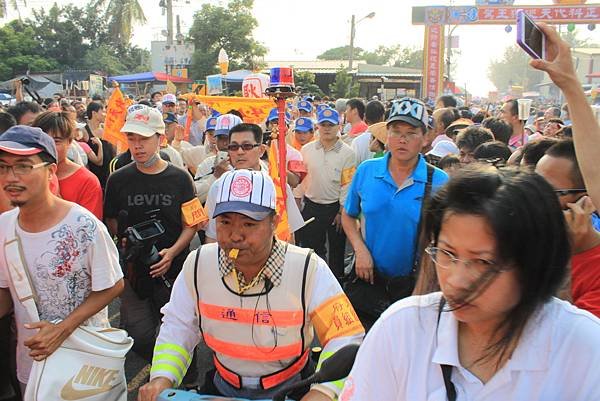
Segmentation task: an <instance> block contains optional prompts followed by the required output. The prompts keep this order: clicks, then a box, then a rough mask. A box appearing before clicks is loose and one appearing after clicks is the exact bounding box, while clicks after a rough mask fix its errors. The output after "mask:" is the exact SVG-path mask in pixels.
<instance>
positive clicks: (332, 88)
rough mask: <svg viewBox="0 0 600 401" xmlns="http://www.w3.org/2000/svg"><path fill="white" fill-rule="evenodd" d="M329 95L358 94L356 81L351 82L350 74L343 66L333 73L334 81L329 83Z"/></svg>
mask: <svg viewBox="0 0 600 401" xmlns="http://www.w3.org/2000/svg"><path fill="white" fill-rule="evenodd" d="M329 92H330V93H331V96H334V97H336V98H351V97H357V96H358V83H355V84H352V75H350V74H348V71H346V69H345V68H340V70H339V71H338V72H337V73H336V74H335V81H333V83H332V84H331V85H329Z"/></svg>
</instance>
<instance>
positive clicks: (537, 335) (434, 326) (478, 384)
mask: <svg viewBox="0 0 600 401" xmlns="http://www.w3.org/2000/svg"><path fill="white" fill-rule="evenodd" d="M424 235H425V237H424V238H426V239H427V240H428V241H429V246H428V247H427V249H426V252H427V254H428V256H429V258H424V260H426V259H429V262H430V263H427V262H425V263H424V265H423V266H422V270H423V271H422V273H424V274H425V276H427V277H429V278H431V279H432V281H433V282H434V283H435V284H437V285H438V288H439V289H441V292H435V293H430V294H427V295H422V296H413V297H410V298H407V299H404V300H401V301H399V302H397V303H396V304H394V305H393V306H392V307H390V308H389V309H388V310H387V311H386V312H385V313H384V314H383V315H382V316H381V318H380V319H379V320H378V321H377V323H376V324H375V325H374V326H373V328H372V329H371V331H370V332H369V334H368V335H367V337H366V339H365V342H364V343H363V345H362V346H361V348H360V351H359V353H358V356H357V359H356V362H355V364H354V368H353V369H352V372H351V373H350V376H349V378H348V379H347V381H346V384H345V389H344V392H343V394H342V395H341V397H340V400H343V401H357V400H373V399H377V400H378V401H391V400H429V401H438V400H439V401H442V400H450V401H452V400H486V401H495V400H498V401H500V400H502V401H505V400H544V401H552V400H557V401H558V400H598V399H600V386H598V381H599V379H600V370H599V369H598V366H599V364H600V320H598V319H597V318H596V317H594V316H593V315H592V314H590V313H588V312H586V311H583V310H580V309H577V308H575V307H574V306H572V305H571V304H569V303H567V302H565V301H561V300H558V299H557V298H554V294H555V293H556V292H557V291H558V290H559V288H560V287H561V286H562V285H563V281H564V279H565V276H566V274H567V270H568V269H567V264H568V261H569V257H570V250H569V239H568V235H567V229H566V225H565V220H564V217H563V213H562V210H561V207H560V205H559V202H558V199H557V197H556V195H555V194H554V192H553V189H552V187H551V186H550V185H549V184H548V183H547V182H546V181H545V180H544V179H543V178H542V177H540V176H539V175H536V174H534V173H530V172H526V171H518V170H513V169H496V168H494V167H492V166H481V165H480V166H473V167H466V168H464V169H463V170H461V171H460V172H459V173H458V174H457V175H456V176H455V177H453V178H452V179H451V180H450V182H449V183H448V184H447V185H446V186H445V187H444V188H443V189H441V190H440V191H439V192H437V193H436V194H435V195H434V196H433V198H432V201H431V203H430V205H429V206H428V208H427V211H426V214H425V221H424Z"/></svg>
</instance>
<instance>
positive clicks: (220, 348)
mask: <svg viewBox="0 0 600 401" xmlns="http://www.w3.org/2000/svg"><path fill="white" fill-rule="evenodd" d="M204 342H205V343H206V345H207V346H208V347H209V348H211V349H212V350H213V351H215V352H217V353H219V354H223V355H227V356H229V357H232V358H238V359H246V360H249V361H257V362H258V361H260V362H274V361H280V360H282V359H289V358H293V357H296V356H298V355H300V354H301V353H302V351H303V350H302V341H298V342H295V343H293V344H289V345H282V346H279V345H278V346H276V347H257V346H256V345H244V344H237V343H233V342H227V341H222V340H219V339H217V338H215V337H213V336H211V335H209V334H208V333H204Z"/></svg>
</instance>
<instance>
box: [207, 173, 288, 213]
mask: <svg viewBox="0 0 600 401" xmlns="http://www.w3.org/2000/svg"><path fill="white" fill-rule="evenodd" d="M216 185H218V192H217V201H216V205H215V211H214V213H213V216H212V217H213V218H215V217H217V216H218V215H220V214H223V213H239V214H243V215H244V216H247V217H250V218H251V219H253V220H263V219H264V218H266V217H267V216H268V215H269V214H271V213H273V212H274V211H275V201H276V196H277V195H276V192H275V184H274V183H273V180H272V179H271V177H270V176H269V175H268V174H267V173H265V172H263V171H253V170H234V171H228V172H227V173H225V174H223V176H222V177H221V179H220V180H219V181H218V182H217V183H216Z"/></svg>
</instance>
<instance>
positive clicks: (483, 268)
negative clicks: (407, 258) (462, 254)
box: [425, 246, 509, 279]
mask: <svg viewBox="0 0 600 401" xmlns="http://www.w3.org/2000/svg"><path fill="white" fill-rule="evenodd" d="M425 252H427V254H428V255H429V256H430V257H431V260H432V261H433V263H435V264H436V265H438V266H439V267H441V268H442V269H451V268H452V269H453V268H455V267H456V265H457V264H458V262H460V263H462V264H463V266H464V267H465V268H466V269H467V272H468V273H469V275H470V276H471V277H472V278H473V279H477V278H480V277H482V276H483V275H484V274H489V273H493V274H495V273H500V272H503V271H506V270H509V269H508V268H506V267H500V266H498V265H497V264H496V262H494V261H492V260H486V259H469V260H463V259H459V258H457V257H456V256H454V255H453V254H452V253H450V252H448V251H446V250H445V249H441V248H437V247H433V246H429V247H427V248H425Z"/></svg>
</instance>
